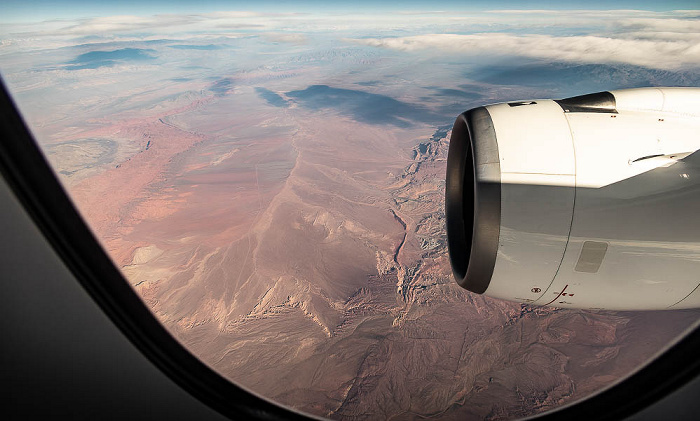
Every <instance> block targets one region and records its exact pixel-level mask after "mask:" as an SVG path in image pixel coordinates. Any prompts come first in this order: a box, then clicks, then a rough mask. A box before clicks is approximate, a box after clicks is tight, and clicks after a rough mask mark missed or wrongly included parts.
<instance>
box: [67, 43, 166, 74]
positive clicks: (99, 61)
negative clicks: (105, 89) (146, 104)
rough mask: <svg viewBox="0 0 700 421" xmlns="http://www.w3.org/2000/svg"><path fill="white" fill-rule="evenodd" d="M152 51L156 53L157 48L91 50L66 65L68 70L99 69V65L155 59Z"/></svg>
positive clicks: (108, 65)
mask: <svg viewBox="0 0 700 421" xmlns="http://www.w3.org/2000/svg"><path fill="white" fill-rule="evenodd" d="M150 53H155V50H149V49H143V48H122V49H120V50H114V51H90V52H89V53H84V54H80V55H79V56H78V57H76V58H75V59H73V60H71V61H70V62H69V63H68V64H71V66H66V69H67V70H82V69H97V68H99V67H111V66H114V65H116V64H122V63H126V62H131V61H148V60H154V59H155V58H156V57H155V56H152V55H151V54H150Z"/></svg>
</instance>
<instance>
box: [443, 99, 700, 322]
mask: <svg viewBox="0 0 700 421" xmlns="http://www.w3.org/2000/svg"><path fill="white" fill-rule="evenodd" d="M698 149H700V88H642V89H629V90H619V91H610V92H601V93H597V94H591V95H583V96H579V97H573V98H567V99H563V100H534V101H519V102H510V103H505V104H495V105H488V106H486V107H479V108H475V109H472V110H469V111H467V112H465V113H463V114H461V115H460V116H459V117H458V118H457V121H456V122H455V125H454V128H453V131H452V139H451V142H450V149H449V156H448V160H447V186H446V203H445V208H446V214H447V233H448V245H449V251H450V260H451V262H452V268H453V272H454V275H455V278H456V279H457V282H458V283H459V284H460V285H461V286H463V287H464V288H466V289H468V290H470V291H473V292H476V293H480V294H481V293H483V294H485V295H488V296H491V297H496V298H501V299H505V300H512V301H518V302H522V303H527V304H534V305H551V306H556V307H572V308H588V309H615V310H652V309H667V308H674V309H679V308H695V307H700V288H698V286H699V284H700V151H698Z"/></svg>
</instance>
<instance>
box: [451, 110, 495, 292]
mask: <svg viewBox="0 0 700 421" xmlns="http://www.w3.org/2000/svg"><path fill="white" fill-rule="evenodd" d="M500 178H501V177H500V160H499V154H498V142H497V140H496V132H495V129H494V126H493V120H492V119H491V116H490V114H489V113H488V111H487V109H486V108H484V107H479V108H475V109H472V110H469V111H466V112H464V113H462V114H461V115H459V116H458V117H457V119H456V121H455V124H454V126H453V128H452V137H451V140H450V148H449V152H448V157H447V175H446V185H445V216H446V224H447V245H448V250H449V256H450V263H451V264H452V273H453V274H454V277H455V280H456V281H457V283H458V284H459V285H460V286H462V287H463V288H466V289H468V290H469V291H472V292H476V293H479V294H482V293H484V292H485V291H486V289H487V288H488V286H489V284H490V282H491V277H492V276H493V271H494V268H495V266H496V255H497V252H498V244H499V242H498V241H499V236H500V225H501V183H500Z"/></svg>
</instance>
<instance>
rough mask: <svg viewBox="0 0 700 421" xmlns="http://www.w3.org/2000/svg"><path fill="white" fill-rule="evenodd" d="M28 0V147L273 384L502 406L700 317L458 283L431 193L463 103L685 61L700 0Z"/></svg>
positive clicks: (587, 390)
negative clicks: (140, 0)
mask: <svg viewBox="0 0 700 421" xmlns="http://www.w3.org/2000/svg"><path fill="white" fill-rule="evenodd" d="M677 3H678V4H676V3H674V6H673V9H682V8H683V7H681V6H683V5H685V6H688V5H689V4H690V3H687V4H685V3H683V2H677ZM38 4H39V6H37V7H36V8H35V9H33V10H29V6H27V5H23V4H21V3H13V2H9V3H7V4H6V5H5V6H2V7H3V8H4V9H5V12H6V13H1V14H0V15H1V16H2V17H0V21H2V24H1V25H0V70H1V71H2V77H3V79H4V81H5V82H6V83H7V85H8V87H9V89H10V91H11V92H12V94H13V96H14V98H15V100H16V101H17V103H18V106H19V108H20V109H21V111H22V113H23V115H24V117H25V119H26V120H27V122H28V124H29V126H30V127H31V130H32V132H33V133H34V135H35V136H36V138H37V140H38V142H39V143H40V146H41V148H42V150H43V151H44V153H45V154H46V156H47V158H48V159H49V161H50V163H51V165H52V166H53V168H54V170H55V171H56V173H57V174H58V176H59V178H60V180H61V181H62V183H63V184H64V186H65V187H66V189H67V191H68V192H69V194H70V196H71V197H72V199H73V200H74V201H75V203H76V205H77V207H78V208H79V210H80V212H81V213H82V215H83V216H84V218H85V219H86V220H87V222H88V223H89V225H90V226H91V228H92V230H93V231H94V232H95V233H96V234H97V236H98V237H99V239H100V241H101V243H102V245H103V246H104V248H105V249H106V250H107V251H108V252H109V254H110V256H111V257H112V259H113V260H114V262H115V264H116V265H117V266H118V267H119V268H120V269H121V270H122V272H123V274H124V276H125V278H126V279H127V280H128V282H129V283H130V284H131V285H132V286H133V288H134V289H135V290H136V292H137V293H138V294H139V295H140V296H141V297H142V299H143V301H144V302H145V304H146V305H147V306H148V307H149V308H150V309H151V310H152V311H153V313H154V314H155V315H156V316H157V317H158V319H159V320H161V322H162V323H163V324H164V325H165V326H166V327H167V328H168V329H169V330H170V332H172V334H173V335H174V336H175V337H176V338H177V339H178V340H179V341H181V342H182V343H183V344H184V345H185V346H186V347H187V348H188V349H190V350H191V351H192V352H193V353H194V354H195V355H196V356H198V357H199V358H200V359H201V360H202V361H204V362H206V363H207V364H209V365H210V366H211V367H213V368H214V369H216V370H217V371H219V372H220V373H222V374H223V375H225V376H227V377H228V378H230V379H231V380H232V381H234V382H236V383H238V384H241V385H243V386H245V387H247V388H249V389H251V390H253V391H255V392H258V393H260V394H261V395H263V396H265V397H268V398H270V399H273V400H275V401H277V402H281V403H284V404H287V405H290V406H292V407H294V408H297V409H300V410H302V411H305V412H308V413H312V414H316V415H320V416H326V417H330V418H338V419H344V418H387V419H388V418H391V417H404V418H407V417H428V416H431V417H444V418H457V417H465V416H466V417H468V419H472V418H473V419H513V418H518V417H522V416H527V415H532V414H536V413H540V412H543V411H546V410H549V409H552V408H556V407H558V406H560V405H563V404H567V403H570V402H573V401H575V400H577V399H581V398H584V397H586V396H588V395H590V394H591V393H593V392H595V391H598V390H600V389H601V388H604V387H605V386H608V385H610V384H612V383H614V382H615V381H618V380H619V379H621V378H623V377H624V376H625V375H627V374H629V373H630V372H632V371H633V370H635V369H636V368H637V367H639V366H640V365H641V364H643V363H644V362H646V361H648V359H649V358H651V357H652V356H653V355H654V354H655V353H657V352H658V351H660V350H661V349H662V348H663V347H665V346H666V345H667V344H669V343H670V342H671V341H673V340H674V338H676V337H677V336H678V335H679V334H681V333H682V332H683V331H684V330H685V329H687V328H688V327H689V326H691V325H692V324H693V323H694V322H696V321H697V320H698V316H699V315H700V313H699V312H698V311H697V310H682V311H653V312H633V311H627V312H614V311H601V310H575V309H561V308H554V307H534V306H527V305H523V304H519V303H515V302H509V301H501V300H497V299H492V298H488V297H485V296H482V295H478V294H473V293H470V292H468V291H466V290H464V289H462V288H461V287H459V286H458V285H457V284H456V283H455V282H454V279H453V277H452V272H451V268H450V264H449V259H448V256H447V246H446V233H445V216H444V214H445V212H444V190H445V168H446V157H447V149H448V145H449V140H450V134H451V129H452V124H453V122H454V119H455V117H456V116H457V115H458V114H460V113H461V112H463V111H465V110H467V109H469V108H474V107H477V106H481V105H484V104H490V103H495V102H507V101H518V100H528V99H533V98H563V97H569V96H573V95H580V94H586V93H591V92H599V91H605V90H611V89H621V88H632V87H639V86H699V85H700V56H698V53H697V45H698V43H700V26H699V24H700V21H699V20H698V19H699V17H700V13H698V12H694V11H683V10H675V11H671V10H661V11H659V10H631V9H640V8H645V7H646V6H647V3H643V4H642V5H641V6H640V5H635V4H634V3H633V2H624V6H625V7H620V8H621V9H630V10H616V11H611V10H598V9H594V8H591V9H588V10H572V9H578V8H579V7H580V5H577V4H573V3H570V2H569V3H567V2H564V3H563V4H562V7H561V8H562V9H564V10H508V9H512V8H513V7H516V6H515V5H509V6H508V7H507V8H505V9H503V10H493V9H492V8H493V5H490V4H488V3H477V5H476V6H473V7H472V8H471V9H465V6H464V5H462V4H461V3H459V4H454V3H445V4H440V5H439V6H440V7H439V8H438V7H437V6H436V5H435V4H433V3H431V4H430V5H427V4H426V5H422V6H421V5H419V4H415V3H409V4H408V5H404V4H396V5H394V6H391V7H390V6H386V7H384V8H380V9H374V8H371V7H370V5H369V3H367V4H364V3H363V4H362V5H360V6H358V7H357V8H353V7H349V6H347V5H345V4H339V5H337V6H334V5H332V4H331V5H326V6H323V8H318V7H316V6H314V5H308V4H304V5H298V7H296V8H293V7H292V6H291V5H286V6H284V7H283V8H281V9H280V7H277V6H275V5H274V4H269V3H265V2H262V3H259V4H257V3H256V4H245V5H243V6H241V7H238V8H237V7H231V6H229V7H226V6H225V5H221V4H216V3H214V4H209V5H204V6H197V7H195V6H189V5H186V4H182V3H177V4H176V6H174V9H173V8H170V6H169V5H166V4H165V3H163V2H161V3H158V2H156V3H154V4H149V5H147V6H143V7H139V6H138V5H131V7H130V8H124V7H122V6H120V5H119V4H115V5H112V6H110V4H109V3H107V4H105V5H99V6H98V5H85V4H83V3H81V2H68V3H67V6H66V7H65V8H64V9H62V10H56V9H50V8H49V6H50V5H51V3H38ZM679 4H680V6H678V5H679ZM587 7H595V4H593V5H587ZM655 7H662V5H657V6H655ZM230 8H233V9H234V10H233V11H230V10H228V9H230ZM434 8H435V9H434ZM669 9H671V6H669ZM433 10H444V11H433ZM28 170H30V169H28ZM469 417H471V418H469Z"/></svg>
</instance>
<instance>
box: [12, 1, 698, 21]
mask: <svg viewBox="0 0 700 421" xmlns="http://www.w3.org/2000/svg"><path fill="white" fill-rule="evenodd" d="M698 8H699V6H698V2H697V0H669V1H658V0H618V1H615V2H610V1H603V0H587V1H582V0H574V1H572V0H558V1H555V0H536V1H523V0H505V1H492V0H491V1H488V0H476V1H465V0H461V1H457V0H441V1H426V0H423V1H418V0H402V1H383V2H377V1H375V0H355V1H352V2H340V1H338V2H329V1H321V0H303V1H284V0H283V1H280V0H256V1H224V0H210V1H197V2H195V1H191V0H155V1H143V0H113V1H94V0H34V1H26V0H3V1H2V2H1V3H0V21H1V22H17V21H25V22H26V21H40V20H46V19H67V18H79V17H95V16H110V15H125V14H128V15H139V16H143V15H151V14H162V13H208V12H213V11H221V10H255V11H260V12H266V13H275V12H278V13H290V12H299V13H327V12H353V13H358V12H366V13H374V12H377V11H446V10H489V9H559V10H571V9H589V10H590V9H601V10H610V9H637V10H652V11H669V10H679V9H683V10H687V9H698Z"/></svg>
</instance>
